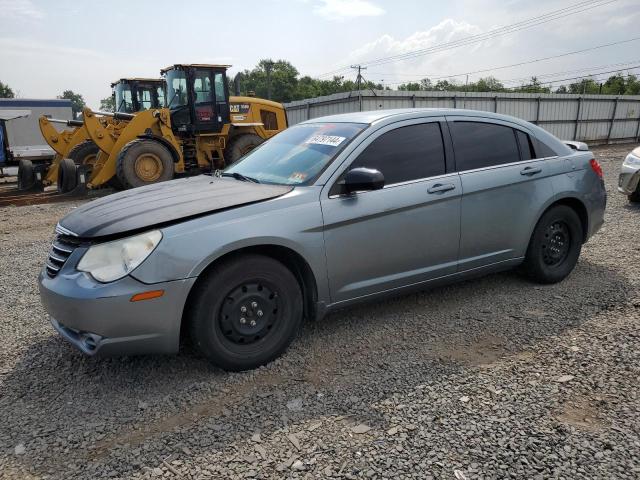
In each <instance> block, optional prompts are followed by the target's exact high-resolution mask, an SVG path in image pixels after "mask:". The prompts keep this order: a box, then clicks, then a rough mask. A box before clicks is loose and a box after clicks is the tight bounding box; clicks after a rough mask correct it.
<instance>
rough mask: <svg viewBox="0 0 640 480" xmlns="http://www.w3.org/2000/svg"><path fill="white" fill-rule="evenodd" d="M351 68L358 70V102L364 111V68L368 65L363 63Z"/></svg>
mask: <svg viewBox="0 0 640 480" xmlns="http://www.w3.org/2000/svg"><path fill="white" fill-rule="evenodd" d="M351 68H353V69H355V70H358V76H357V77H356V84H357V86H358V104H359V108H360V111H362V88H361V87H362V80H363V79H362V70H366V69H367V67H363V66H362V65H351Z"/></svg>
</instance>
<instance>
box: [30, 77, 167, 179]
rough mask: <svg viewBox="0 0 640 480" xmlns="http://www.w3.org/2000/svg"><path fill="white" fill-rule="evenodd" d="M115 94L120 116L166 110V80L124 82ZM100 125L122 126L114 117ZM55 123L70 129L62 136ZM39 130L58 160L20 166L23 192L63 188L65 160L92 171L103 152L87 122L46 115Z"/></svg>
mask: <svg viewBox="0 0 640 480" xmlns="http://www.w3.org/2000/svg"><path fill="white" fill-rule="evenodd" d="M111 91H112V98H113V102H114V106H115V112H116V113H120V112H122V113H125V114H131V113H133V112H138V111H141V110H146V109H151V108H159V107H163V106H164V81H163V80H162V79H158V78H121V79H120V80H118V81H116V82H113V83H112V84H111ZM100 121H101V122H102V123H103V124H104V125H105V126H106V125H108V124H113V123H120V122H121V121H114V120H113V118H112V117H104V118H102V119H101V120H100ZM124 121H125V122H126V121H128V120H124ZM55 123H58V124H60V123H62V124H64V125H65V126H67V127H70V128H67V129H64V130H63V131H61V132H59V131H58V130H57V129H56V128H55V127H54V126H53V124H55ZM39 126H40V132H41V133H42V136H43V138H44V139H45V141H46V142H47V144H48V145H49V146H50V147H51V148H52V149H53V150H54V152H55V156H54V158H53V161H52V162H51V163H37V164H34V163H32V162H31V161H29V160H22V161H21V162H20V163H19V165H18V189H19V190H33V189H41V188H43V187H46V186H49V185H53V184H55V183H58V186H59V187H60V182H59V180H60V179H59V178H58V177H59V175H60V169H59V165H60V162H61V161H62V159H64V158H69V159H71V160H72V161H73V162H74V163H76V164H77V165H85V166H87V167H88V168H90V167H91V166H92V165H93V163H94V162H95V160H96V158H97V157H98V155H99V152H100V150H99V148H98V147H97V145H96V144H95V143H94V142H93V140H91V137H90V135H89V132H88V131H87V129H86V126H85V124H84V121H83V120H59V119H54V118H47V117H45V116H44V115H43V116H41V117H40V118H39ZM59 189H60V190H63V189H62V188H59ZM63 191H69V190H63Z"/></svg>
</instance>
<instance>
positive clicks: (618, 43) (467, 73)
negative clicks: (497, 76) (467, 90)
mask: <svg viewBox="0 0 640 480" xmlns="http://www.w3.org/2000/svg"><path fill="white" fill-rule="evenodd" d="M637 40H640V37H634V38H630V39H628V40H621V41H619V42H612V43H605V44H602V45H596V46H595V47H589V48H583V49H581V50H574V51H572V52H566V53H561V54H559V55H552V56H549V57H542V58H536V59H533V60H526V61H523V62H518V63H512V64H510V65H501V66H499V67H492V68H483V69H482V70H473V71H471V72H463V73H456V74H452V75H439V76H435V77H434V76H431V75H428V74H418V73H416V74H409V73H407V74H390V73H382V72H372V73H374V74H375V75H395V76H398V77H401V76H412V77H413V76H416V77H420V78H427V77H428V78H430V79H431V80H440V79H443V78H455V77H463V76H465V75H474V74H477V73H486V72H492V71H495V70H504V69H505V68H512V67H520V66H522V65H529V64H531V63H538V62H543V61H546V60H552V59H554V58H562V57H568V56H570V55H576V54H578V53H584V52H590V51H592V50H598V49H601V48H606V47H612V46H614V45H621V44H623V43H629V42H635V41H637Z"/></svg>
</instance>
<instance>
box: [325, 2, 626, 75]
mask: <svg viewBox="0 0 640 480" xmlns="http://www.w3.org/2000/svg"><path fill="white" fill-rule="evenodd" d="M616 1H618V0H604V1H603V0H589V1H583V2H579V3H576V4H574V5H571V6H568V7H564V8H561V9H558V10H554V11H551V12H548V13H545V14H543V15H539V16H537V17H532V18H529V19H527V20H523V21H521V22H517V23H514V24H510V25H506V26H503V27H499V28H496V29H493V30H490V31H488V32H485V33H482V34H477V35H471V36H468V37H465V38H463V39H460V40H455V41H452V42H446V43H442V44H439V45H434V46H433V47H429V48H425V49H420V50H414V51H411V52H406V53H403V54H398V55H392V56H389V57H381V58H377V59H373V60H370V61H367V62H363V64H364V65H367V66H373V65H383V64H386V63H392V62H398V61H404V60H408V59H411V58H415V57H419V56H423V55H428V54H432V53H438V52H442V51H446V50H450V49H453V48H459V47H462V46H465V45H471V44H473V43H478V42H481V41H484V40H488V39H491V38H494V37H497V36H501V35H506V34H509V33H513V32H517V31H520V30H524V29H527V28H531V27H534V26H537V25H541V24H543V23H547V22H550V21H553V20H557V19H560V18H563V17H566V16H569V15H574V14H576V13H581V12H584V11H587V10H590V9H593V8H597V7H601V6H604V5H607V4H610V3H613V2H616ZM349 68H350V67H349V66H343V67H340V68H338V69H336V70H332V71H330V72H327V73H324V74H321V75H318V77H325V76H331V75H333V74H336V73H339V72H343V71H345V70H348V69H349Z"/></svg>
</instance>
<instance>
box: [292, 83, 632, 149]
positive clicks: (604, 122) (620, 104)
mask: <svg viewBox="0 0 640 480" xmlns="http://www.w3.org/2000/svg"><path fill="white" fill-rule="evenodd" d="M420 107H423V108H425V107H426V108H466V109H471V110H482V111H488V112H497V113H503V114H506V115H512V116H514V117H518V118H521V119H523V120H527V121H529V122H532V123H535V124H537V125H540V126H541V127H542V128H544V129H546V130H548V131H549V132H551V133H552V134H553V135H555V136H556V137H558V138H561V139H563V140H579V141H584V142H590V143H592V144H602V143H618V142H620V143H622V142H634V141H635V142H637V141H639V137H640V96H636V95H634V96H630V95H624V96H622V95H621V96H615V95H571V94H536V93H480V92H468V93H465V92H403V91H393V90H384V91H382V90H376V91H371V90H366V91H360V92H347V93H337V94H334V95H328V96H325V97H316V98H310V99H307V100H297V101H294V102H290V103H286V104H285V109H286V111H287V119H288V121H289V125H295V124H296V123H299V122H302V121H304V120H308V119H311V118H316V117H321V116H324V115H334V114H338V113H347V112H356V111H359V110H362V111H365V110H381V109H387V108H420Z"/></svg>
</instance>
